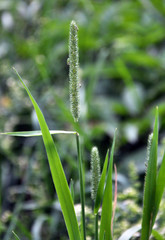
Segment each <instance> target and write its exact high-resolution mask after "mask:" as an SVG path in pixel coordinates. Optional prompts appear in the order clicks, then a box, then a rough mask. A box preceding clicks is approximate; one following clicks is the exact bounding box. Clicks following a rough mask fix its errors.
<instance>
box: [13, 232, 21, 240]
mask: <svg viewBox="0 0 165 240" xmlns="http://www.w3.org/2000/svg"><path fill="white" fill-rule="evenodd" d="M12 233H13V234H14V237H15V239H16V240H20V238H19V237H18V235H17V234H16V233H15V232H14V231H12Z"/></svg>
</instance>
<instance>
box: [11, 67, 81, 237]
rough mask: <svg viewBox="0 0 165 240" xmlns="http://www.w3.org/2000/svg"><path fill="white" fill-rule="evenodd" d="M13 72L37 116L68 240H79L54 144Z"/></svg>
mask: <svg viewBox="0 0 165 240" xmlns="http://www.w3.org/2000/svg"><path fill="white" fill-rule="evenodd" d="M14 71H15V72H16V74H17V76H18V78H19V80H20V81H21V83H22V85H23V86H24V88H25V90H26V92H27V93H28V95H29V98H30V100H31V102H32V104H33V106H34V108H35V111H36V114H37V118H38V121H39V124H40V128H41V131H42V137H43V141H44V145H45V149H46V152H47V156H48V161H49V165H50V170H51V174H52V178H53V182H54V185H55V189H56V192H57V195H58V198H59V201H60V204H61V209H62V213H63V216H64V220H65V224H66V227H67V230H68V234H69V239H70V240H80V232H79V228H78V222H77V218H76V214H75V210H74V205H73V201H72V197H71V193H70V190H69V186H68V183H67V180H66V177H65V173H64V170H63V167H62V164H61V161H60V158H59V156H58V153H57V150H56V147H55V144H54V142H53V139H52V137H51V134H50V132H49V129H48V126H47V124H46V121H45V118H44V116H43V114H42V112H41V110H40V108H39V106H38V104H37V102H36V101H35V99H34V98H33V96H32V95H31V93H30V91H29V89H28V88H27V86H26V85H25V83H24V82H23V80H22V78H21V77H20V75H19V74H18V72H17V71H16V70H15V69H14Z"/></svg>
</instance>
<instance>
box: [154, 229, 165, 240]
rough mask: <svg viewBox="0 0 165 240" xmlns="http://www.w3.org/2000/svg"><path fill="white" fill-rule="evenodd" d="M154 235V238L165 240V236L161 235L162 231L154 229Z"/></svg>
mask: <svg viewBox="0 0 165 240" xmlns="http://www.w3.org/2000/svg"><path fill="white" fill-rule="evenodd" d="M152 235H153V236H154V238H155V239H156V240H165V238H164V237H163V236H162V235H160V233H158V232H157V231H156V230H154V229H153V230H152Z"/></svg>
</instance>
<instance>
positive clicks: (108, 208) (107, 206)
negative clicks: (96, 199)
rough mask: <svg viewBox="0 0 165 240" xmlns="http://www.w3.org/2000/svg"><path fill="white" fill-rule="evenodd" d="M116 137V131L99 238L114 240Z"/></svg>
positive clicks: (100, 239)
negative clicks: (113, 193)
mask: <svg viewBox="0 0 165 240" xmlns="http://www.w3.org/2000/svg"><path fill="white" fill-rule="evenodd" d="M115 139H116V131H115V134H114V138H113V143H112V149H111V156H110V163H109V167H108V175H107V181H106V186H105V191H104V196H103V204H102V213H101V224H100V235H99V240H102V239H103V238H104V233H105V240H112V232H111V219H112V212H113V207H112V201H113V200H112V168H113V155H114V149H115Z"/></svg>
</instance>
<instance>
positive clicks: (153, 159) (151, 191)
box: [141, 107, 158, 240]
mask: <svg viewBox="0 0 165 240" xmlns="http://www.w3.org/2000/svg"><path fill="white" fill-rule="evenodd" d="M157 147H158V107H157V108H156V116H155V125H154V132H153V138H152V141H151V148H150V150H149V152H148V157H149V159H148V166H147V170H146V177H145V187H144V199H143V217H142V231H141V240H148V239H149V237H150V234H151V231H152V220H153V211H154V206H155V196H156V178H157Z"/></svg>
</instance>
